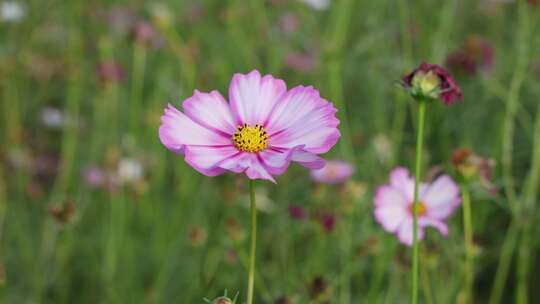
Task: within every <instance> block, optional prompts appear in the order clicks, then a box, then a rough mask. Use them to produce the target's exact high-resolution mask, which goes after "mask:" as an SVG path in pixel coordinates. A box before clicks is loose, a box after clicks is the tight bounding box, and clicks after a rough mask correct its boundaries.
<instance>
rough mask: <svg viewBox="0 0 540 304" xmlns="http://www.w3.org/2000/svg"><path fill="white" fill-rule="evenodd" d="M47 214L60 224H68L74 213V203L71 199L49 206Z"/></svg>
mask: <svg viewBox="0 0 540 304" xmlns="http://www.w3.org/2000/svg"><path fill="white" fill-rule="evenodd" d="M49 214H50V215H51V216H52V217H53V218H54V219H55V220H56V221H57V222H58V223H59V224H62V225H65V224H68V223H70V222H71V221H72V220H73V217H74V215H75V203H74V202H73V201H71V200H69V201H66V202H64V203H62V204H58V205H52V206H49Z"/></svg>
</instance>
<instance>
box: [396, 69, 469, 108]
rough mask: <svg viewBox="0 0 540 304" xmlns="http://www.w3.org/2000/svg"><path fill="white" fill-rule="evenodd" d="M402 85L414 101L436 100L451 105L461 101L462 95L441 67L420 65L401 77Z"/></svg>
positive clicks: (452, 79)
mask: <svg viewBox="0 0 540 304" xmlns="http://www.w3.org/2000/svg"><path fill="white" fill-rule="evenodd" d="M402 85H403V87H404V88H405V89H407V90H409V93H410V94H411V95H412V96H413V97H414V98H416V99H418V98H428V99H438V98H441V99H442V101H443V102H444V103H445V104H447V105H451V104H453V103H454V102H456V101H458V100H460V101H461V100H463V93H462V92H461V89H460V88H459V86H458V85H457V83H456V81H455V80H454V78H453V77H452V76H451V75H450V74H449V73H448V72H447V71H446V70H445V69H444V68H442V67H441V66H439V65H436V64H429V63H425V62H424V63H422V64H420V66H418V67H417V68H416V69H415V70H414V71H412V72H411V73H410V74H408V75H406V76H405V77H403V80H402Z"/></svg>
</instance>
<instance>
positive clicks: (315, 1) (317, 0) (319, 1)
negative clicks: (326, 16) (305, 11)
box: [301, 0, 330, 11]
mask: <svg viewBox="0 0 540 304" xmlns="http://www.w3.org/2000/svg"><path fill="white" fill-rule="evenodd" d="M301 1H302V2H304V3H305V4H307V5H309V7H311V8H312V9H314V10H318V11H323V10H326V9H328V7H330V0H301Z"/></svg>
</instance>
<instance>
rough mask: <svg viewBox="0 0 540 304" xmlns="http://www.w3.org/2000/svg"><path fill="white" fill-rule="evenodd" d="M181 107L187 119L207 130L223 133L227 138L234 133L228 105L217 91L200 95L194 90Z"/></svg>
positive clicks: (234, 124)
mask: <svg viewBox="0 0 540 304" xmlns="http://www.w3.org/2000/svg"><path fill="white" fill-rule="evenodd" d="M182 106H183V108H184V112H185V113H186V115H187V116H189V118H191V119H192V120H193V121H195V122H197V123H198V124H200V125H202V126H205V127H207V128H208V129H211V130H213V131H216V132H218V133H219V132H221V133H225V134H226V135H227V136H229V137H230V136H232V134H234V132H235V131H236V123H235V121H234V118H233V115H232V113H231V110H230V107H229V104H228V103H227V102H226V101H225V99H224V98H223V96H221V94H219V92H218V91H212V92H210V93H201V92H199V91H197V90H195V92H194V93H193V96H191V97H189V98H188V99H186V100H185V101H184V103H183V104H182Z"/></svg>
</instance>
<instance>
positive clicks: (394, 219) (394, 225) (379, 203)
mask: <svg viewBox="0 0 540 304" xmlns="http://www.w3.org/2000/svg"><path fill="white" fill-rule="evenodd" d="M374 214H375V220H376V221H377V222H378V223H379V224H381V225H382V226H383V228H384V229H385V230H386V231H388V232H392V233H393V232H396V230H397V229H398V227H399V226H400V225H401V223H402V222H403V221H404V220H406V219H407V218H409V217H410V214H409V212H408V203H407V201H406V200H405V197H404V196H403V194H402V193H401V192H400V191H399V190H398V189H396V188H394V187H392V186H380V187H379V188H378V189H377V192H376V194H375V211H374Z"/></svg>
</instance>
